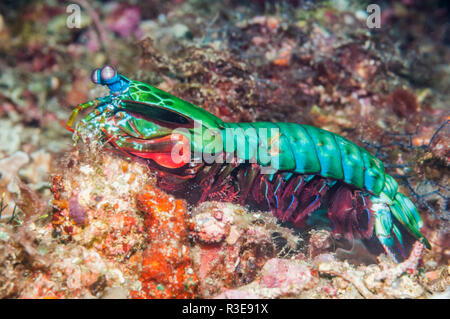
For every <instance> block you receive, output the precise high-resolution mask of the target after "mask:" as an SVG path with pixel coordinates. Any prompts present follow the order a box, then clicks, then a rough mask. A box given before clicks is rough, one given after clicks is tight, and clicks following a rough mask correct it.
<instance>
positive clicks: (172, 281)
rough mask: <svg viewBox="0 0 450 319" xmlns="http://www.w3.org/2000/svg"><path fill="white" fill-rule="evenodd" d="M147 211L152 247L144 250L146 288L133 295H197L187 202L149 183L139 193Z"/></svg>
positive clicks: (166, 296)
mask: <svg viewBox="0 0 450 319" xmlns="http://www.w3.org/2000/svg"><path fill="white" fill-rule="evenodd" d="M137 205H138V207H139V209H140V210H141V211H142V212H143V213H144V214H145V226H146V232H147V234H148V247H147V248H146V249H145V250H144V252H143V263H142V273H141V277H140V281H141V282H142V288H141V289H140V290H139V291H132V292H131V296H132V298H178V299H182V298H193V297H195V296H196V288H197V285H198V279H197V276H196V275H195V274H194V271H193V268H192V266H191V258H190V256H189V246H188V234H187V223H186V219H187V215H188V214H187V209H186V202H184V201H183V200H179V199H174V198H173V197H172V196H169V195H167V194H165V193H164V192H163V191H161V190H159V189H158V188H156V187H154V186H151V185H148V186H146V187H145V188H144V190H143V191H142V192H141V193H139V194H138V195H137Z"/></svg>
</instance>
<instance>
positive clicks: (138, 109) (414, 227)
mask: <svg viewBox="0 0 450 319" xmlns="http://www.w3.org/2000/svg"><path fill="white" fill-rule="evenodd" d="M121 81H122V82H121V83H122V87H123V89H122V91H120V94H117V89H115V94H114V95H111V96H108V97H105V98H99V99H97V100H96V101H92V102H88V103H84V104H82V105H80V106H79V107H78V108H77V110H75V111H74V113H73V114H72V116H71V119H70V121H69V123H70V124H71V123H72V122H73V120H74V118H75V117H76V114H77V113H78V110H81V109H84V108H87V107H91V106H95V107H96V109H95V110H94V111H93V112H92V113H91V114H89V115H88V116H87V117H86V118H84V119H83V120H82V121H81V123H83V124H84V125H87V126H93V127H95V128H100V129H101V131H103V132H104V134H105V136H106V138H107V140H108V141H109V142H110V143H112V144H113V145H114V146H115V147H116V148H118V149H120V150H122V151H124V152H125V153H127V154H132V155H136V156H138V157H143V158H148V159H150V158H151V159H153V160H155V161H156V162H157V163H158V165H163V166H164V167H166V168H167V167H169V166H167V165H164V163H165V162H164V161H168V162H167V163H169V162H170V160H168V158H167V157H164V156H163V155H164V154H163V153H161V152H162V150H163V149H164V150H165V148H167V145H168V140H167V139H164V137H167V136H171V134H173V133H174V132H175V131H176V130H175V128H176V127H177V126H180V127H182V128H184V129H185V131H183V132H182V133H181V135H183V136H185V138H186V140H187V141H188V143H189V147H190V148H189V149H190V151H191V152H192V153H193V154H196V153H201V154H217V153H219V154H232V155H233V156H234V158H235V159H236V160H237V163H238V164H236V162H233V164H217V163H216V164H205V163H201V165H194V164H193V163H186V165H185V166H186V167H184V166H182V167H181V166H180V167H178V166H177V168H176V169H173V174H174V175H175V176H177V175H179V177H180V178H184V179H186V178H190V179H191V178H194V177H195V178H194V180H198V181H199V182H200V184H201V185H202V186H201V187H202V188H201V189H200V192H202V196H201V199H200V200H205V199H206V198H208V197H207V196H208V194H209V193H211V192H213V190H214V189H216V190H217V189H221V190H222V191H223V190H225V189H228V187H229V186H230V185H226V183H227V182H228V181H229V180H230V178H233V179H237V180H238V184H239V185H238V189H240V193H241V196H242V198H243V199H245V198H246V197H247V196H248V194H250V193H252V194H253V195H254V196H256V197H258V198H259V199H258V200H259V201H260V202H261V201H267V204H268V207H269V208H271V209H272V208H273V209H275V211H276V216H277V217H278V218H280V219H281V220H284V221H285V220H292V221H293V222H294V224H297V223H298V224H302V223H301V220H302V218H303V217H304V216H303V215H302V214H303V213H305V215H310V214H311V213H312V212H313V211H315V210H317V209H318V208H319V204H318V202H317V200H318V199H319V198H321V197H323V196H325V195H324V194H326V192H328V191H334V192H336V194H332V196H331V197H328V198H331V199H342V203H339V202H336V201H335V202H334V203H333V202H332V203H331V208H330V209H329V212H328V215H329V217H330V218H334V217H333V216H334V215H336V216H338V215H339V214H341V215H342V214H344V216H343V217H342V216H340V217H339V218H341V221H343V222H344V223H345V224H346V225H347V226H348V225H350V226H349V227H350V228H349V229H350V231H351V229H352V227H353V228H354V227H359V226H358V225H362V224H361V221H360V218H361V216H362V215H361V214H363V212H364V211H366V212H367V215H368V216H367V217H368V218H369V220H370V221H368V222H367V223H368V224H367V229H366V230H364V231H362V230H361V231H359V230H358V229H356V230H355V229H354V231H356V232H359V233H360V234H363V235H362V236H366V234H368V235H371V234H372V229H371V228H370V225H371V223H373V224H372V226H373V225H374V229H375V234H376V236H377V238H378V239H379V241H380V242H381V243H382V245H383V247H384V248H385V249H386V251H387V252H388V253H391V250H392V248H393V247H394V246H395V245H396V242H398V243H400V245H401V246H403V236H402V233H401V230H400V228H399V227H398V224H397V222H399V223H401V224H402V225H403V226H404V227H405V228H406V229H407V230H408V231H409V232H410V233H411V234H412V235H413V236H414V237H415V238H417V239H420V240H421V241H422V242H423V243H424V244H425V245H426V246H427V247H430V245H429V243H428V241H427V240H426V239H425V237H424V236H423V235H422V234H421V233H420V228H421V227H422V226H423V223H422V220H421V218H420V215H419V213H418V212H417V209H416V207H415V206H414V204H413V203H412V202H411V201H410V200H409V199H408V198H407V197H405V196H404V195H403V194H401V193H399V192H398V184H397V182H396V181H395V180H394V179H393V178H392V177H391V176H390V175H388V174H387V173H386V172H385V170H384V166H383V163H382V162H381V161H380V160H379V159H377V158H376V157H374V156H372V155H371V154H370V153H369V152H368V151H367V150H365V149H364V148H362V147H360V146H358V145H356V144H354V143H353V142H351V141H349V140H347V139H346V138H344V137H342V136H340V135H338V134H335V133H332V132H328V131H326V130H323V129H320V128H316V127H313V126H310V125H303V124H296V123H272V122H255V123H227V122H224V121H222V120H221V119H219V118H218V117H216V116H214V115H213V114H211V113H209V112H207V111H206V110H204V109H202V108H200V107H197V106H195V105H193V104H191V103H189V102H186V101H184V100H182V99H179V98H177V97H175V96H173V95H171V94H169V93H167V92H164V91H162V90H159V89H157V88H155V87H153V86H150V85H148V84H146V83H142V82H138V81H130V80H128V79H127V78H125V77H123V76H121ZM107 85H109V84H107ZM111 90H112V89H111ZM197 123H200V124H199V125H200V126H199V127H196V124H197ZM198 129H200V131H199V130H198ZM211 131H212V132H213V133H211ZM230 131H231V132H232V134H230ZM205 133H207V134H205ZM217 136H220V137H221V138H220V139H219V140H220V142H217V140H218V139H217ZM160 141H161V142H160ZM158 143H159V144H158ZM211 146H212V147H211ZM261 149H266V150H267V151H268V152H266V153H264V152H261ZM158 152H159V153H158ZM155 153H156V154H162V155H161V156H163V157H161V156H160V157H154V156H153V155H154V154H155ZM273 153H276V154H277V155H278V156H277V159H278V162H277V166H276V169H275V171H274V172H272V173H271V174H268V175H264V176H263V175H262V174H260V172H259V168H260V167H268V166H271V165H272V164H273V163H272V162H271V161H273V158H271V157H270V156H267V155H268V154H273ZM152 156H153V157H152ZM239 163H242V164H239ZM246 163H255V164H257V166H254V164H252V165H251V166H249V165H248V164H246ZM182 164H183V163H182ZM191 164H192V165H191ZM258 167H259V168H258ZM169 168H170V167H169ZM161 169H162V167H161ZM165 171H167V170H165ZM169 171H170V169H169ZM180 172H181V173H180ZM184 174H186V175H192V176H184V177H183V176H182V175H184ZM316 177H317V178H316ZM319 177H320V178H319ZM308 192H309V193H308ZM258 193H261V194H262V195H260V194H258ZM230 194H233V193H229V194H228V196H231V195H230ZM305 194H306V195H305ZM309 195H310V196H309ZM305 196H306V197H305ZM307 196H309V197H307ZM333 196H334V197H333ZM297 199H298V200H297ZM300 200H303V201H305V200H306V202H305V203H306V205H304V204H305V203H299V201H300ZM309 201H310V202H309ZM283 203H284V204H283ZM283 205H284V206H283ZM302 205H303V206H302ZM272 206H274V207H272ZM296 207H303V208H302V209H303V212H300V213H299V214H298V215H295V214H296V213H294V212H293V209H295V208H296ZM346 210H348V211H349V214H350V212H352V213H351V214H353V215H352V218H353V219H348V220H346V216H345V214H346ZM369 210H370V211H371V212H373V216H374V221H372V217H371V216H372V215H371V213H369ZM296 216H297V217H296ZM349 216H350V215H349ZM349 218H350V217H349ZM336 221H338V222H339V219H336ZM351 223H353V224H351ZM351 225H353V226H351ZM355 225H356V226H355ZM347 226H346V227H347Z"/></svg>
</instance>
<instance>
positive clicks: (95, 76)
mask: <svg viewBox="0 0 450 319" xmlns="http://www.w3.org/2000/svg"><path fill="white" fill-rule="evenodd" d="M99 71H100V69H95V70H94V71H92V73H91V81H92V82H93V83H94V84H100V79H99V78H98V74H99V73H100V72H99Z"/></svg>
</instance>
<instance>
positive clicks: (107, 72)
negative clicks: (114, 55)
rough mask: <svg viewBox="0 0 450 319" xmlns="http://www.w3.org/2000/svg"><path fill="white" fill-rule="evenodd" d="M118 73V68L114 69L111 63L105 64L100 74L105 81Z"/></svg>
mask: <svg viewBox="0 0 450 319" xmlns="http://www.w3.org/2000/svg"><path fill="white" fill-rule="evenodd" d="M116 74H117V72H116V69H114V68H113V67H112V66H109V65H105V66H104V67H103V68H102V71H101V72H100V76H101V78H102V80H104V81H108V80H111V79H112V78H114V77H115V76H116Z"/></svg>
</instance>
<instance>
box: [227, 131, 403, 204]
mask: <svg viewBox="0 0 450 319" xmlns="http://www.w3.org/2000/svg"><path fill="white" fill-rule="evenodd" d="M224 126H225V127H227V128H242V129H243V132H244V134H242V136H241V138H239V139H237V140H236V143H235V150H237V151H238V152H239V150H243V149H245V148H247V149H249V151H247V154H242V155H241V158H243V159H245V160H249V159H250V157H251V156H253V155H254V154H257V149H258V144H259V143H266V144H268V143H269V142H268V140H270V138H271V136H270V130H268V134H267V135H266V137H264V138H265V139H266V140H267V141H265V142H264V141H263V142H261V139H260V137H259V136H257V134H258V130H259V129H261V128H267V129H270V128H276V129H279V131H280V134H281V136H280V142H279V143H280V157H279V158H280V163H279V167H280V170H284V171H291V172H294V173H298V174H315V175H320V176H323V177H327V178H332V179H337V180H343V181H345V182H346V183H348V184H351V185H354V186H356V187H358V188H365V189H366V190H368V191H369V192H371V193H373V194H375V195H379V194H380V192H381V191H382V190H383V188H384V187H387V188H389V190H388V195H390V196H389V197H390V198H391V199H393V198H392V196H394V195H395V194H394V191H392V189H395V190H396V189H397V184H396V182H395V180H393V179H392V178H391V179H389V184H388V186H385V178H386V177H385V176H386V174H385V172H384V166H383V163H382V162H381V161H380V160H379V159H377V158H376V157H374V156H372V155H371V154H370V153H369V152H367V151H366V150H365V149H363V148H361V147H359V146H358V145H356V144H354V143H353V142H351V141H349V140H347V139H345V138H343V137H342V136H339V135H337V134H335V133H332V132H328V131H326V130H322V129H319V128H316V127H313V126H310V125H303V124H295V123H271V122H256V123H225V124H224ZM245 132H247V134H245ZM224 135H225V134H224ZM255 135H256V136H257V137H256V138H252V136H255ZM225 140H226V139H225ZM224 144H225V149H226V151H228V152H232V151H235V150H234V149H227V148H226V141H225V142H224ZM258 162H259V164H261V165H265V163H264V162H263V161H258ZM394 183H395V184H394ZM386 190H387V189H386Z"/></svg>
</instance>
